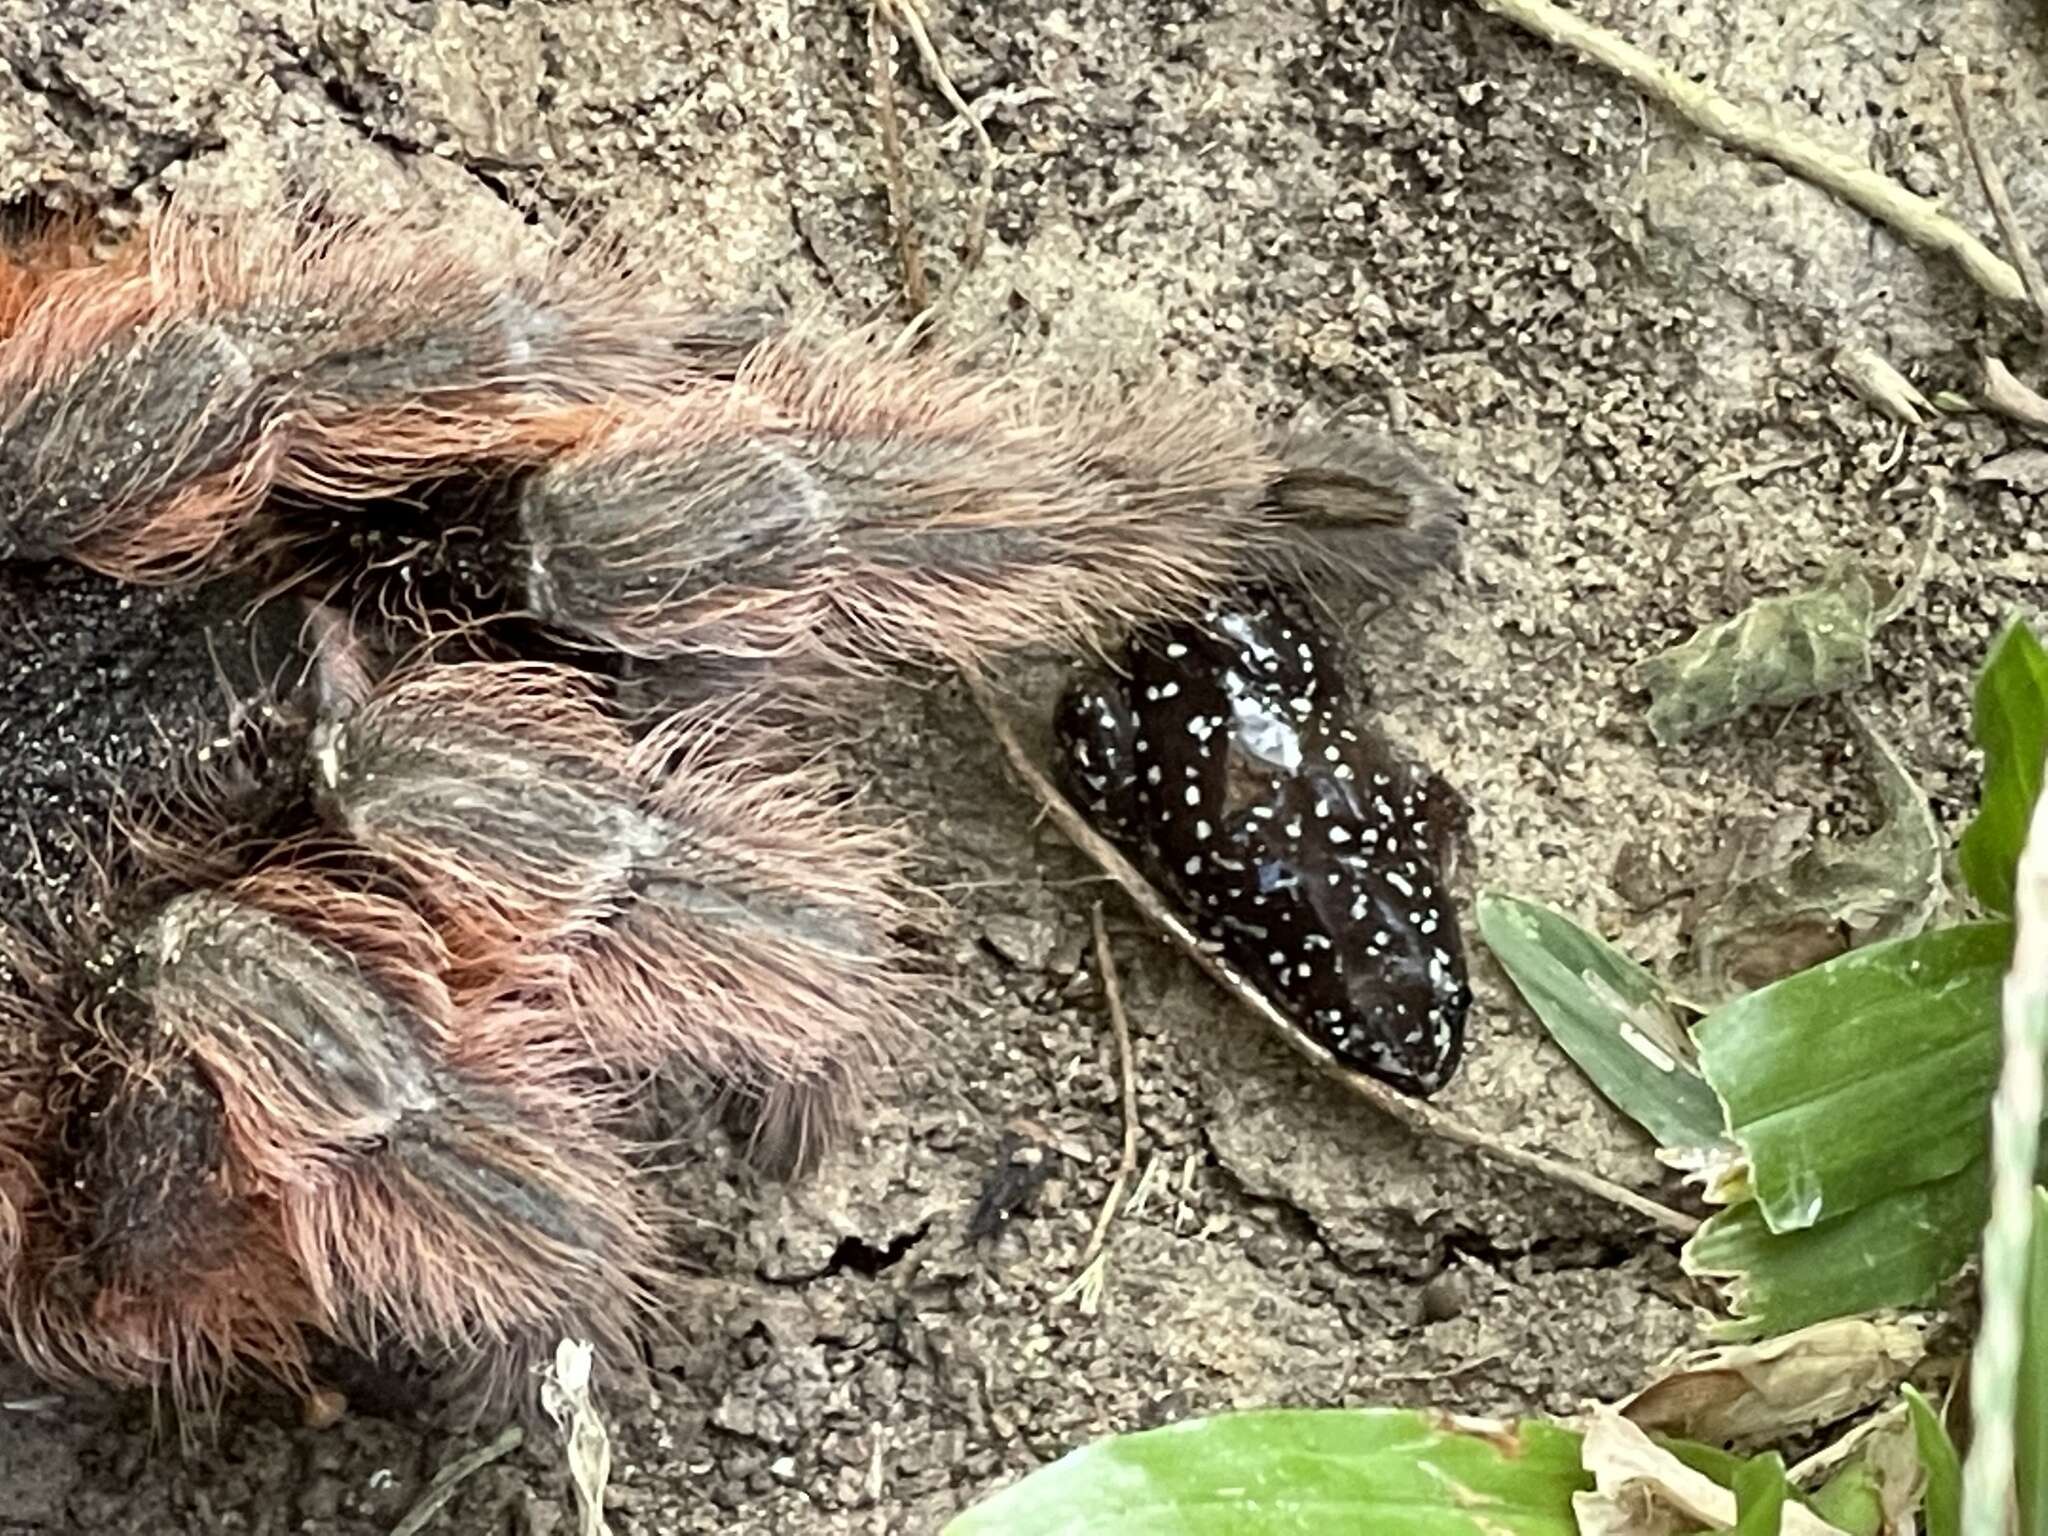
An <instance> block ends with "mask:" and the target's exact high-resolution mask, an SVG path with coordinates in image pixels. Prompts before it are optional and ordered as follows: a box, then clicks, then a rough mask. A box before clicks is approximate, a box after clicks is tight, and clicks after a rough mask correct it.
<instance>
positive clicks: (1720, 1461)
mask: <svg viewBox="0 0 2048 1536" xmlns="http://www.w3.org/2000/svg"><path fill="white" fill-rule="evenodd" d="M1646 1433H1648V1434H1649V1436H1650V1441H1651V1443H1652V1444H1653V1445H1655V1446H1656V1447H1657V1448H1658V1449H1659V1450H1664V1451H1669V1452H1670V1453H1671V1454H1672V1455H1673V1456H1674V1457H1676V1458H1677V1460H1678V1461H1679V1463H1680V1464H1681V1465H1684V1466H1687V1467H1690V1468H1692V1470H1693V1471H1695V1472H1697V1473H1699V1475H1700V1476H1701V1477H1706V1478H1711V1479H1713V1481H1715V1482H1717V1483H1719V1484H1720V1485H1721V1486H1722V1487H1723V1488H1733V1487H1734V1486H1735V1477H1736V1474H1737V1473H1739V1472H1740V1471H1741V1470H1742V1468H1743V1464H1744V1461H1745V1459H1746V1458H1744V1457H1741V1456H1738V1455H1736V1454H1735V1453H1734V1452H1733V1451H1730V1450H1724V1449H1722V1448H1721V1447H1720V1446H1718V1445H1708V1444H1706V1443H1705V1442H1703V1441H1699V1440H1681V1439H1679V1438H1677V1437H1676V1436H1674V1435H1664V1434H1659V1433H1657V1432H1656V1431H1655V1430H1650V1431H1646Z"/></svg>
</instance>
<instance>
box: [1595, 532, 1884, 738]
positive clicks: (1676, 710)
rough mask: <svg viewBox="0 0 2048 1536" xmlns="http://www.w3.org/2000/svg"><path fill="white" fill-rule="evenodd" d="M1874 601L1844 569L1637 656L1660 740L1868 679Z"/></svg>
mask: <svg viewBox="0 0 2048 1536" xmlns="http://www.w3.org/2000/svg"><path fill="white" fill-rule="evenodd" d="M1876 628H1877V602H1876V598H1875V595H1874V594H1873V593H1872V591H1871V586H1870V582H1869V580H1868V579H1867V578H1866V577H1864V576H1863V575H1862V574H1860V573H1858V572H1854V571H1845V572H1842V573H1840V574H1838V575H1836V576H1835V577H1833V578H1831V579H1830V580H1828V581H1826V582H1824V583H1823V584H1822V585H1820V586H1818V587H1814V588H1812V589H1811V590H1809V591H1805V592H1795V593H1791V594H1788V595H1786V596H1783V597H1767V598H1764V599H1762V600H1761V601H1759V602H1756V603H1752V604H1751V605H1750V606H1749V607H1748V608H1746V609H1744V610H1743V611H1742V612H1741V613H1739V614H1737V615H1736V616H1735V617H1734V618H1732V619H1727V620H1724V621H1722V622H1721V623H1719V624H1710V625H1708V626H1707V627H1706V628H1705V629H1703V630H1701V631H1700V632H1699V633H1698V634H1696V635H1694V636H1693V637H1692V638H1691V639H1690V640H1687V641H1686V642H1685V643H1684V644H1682V645H1678V646H1674V647H1672V648H1671V649H1670V650H1668V651H1660V652H1658V653H1657V654H1656V655H1654V656H1651V657H1648V658H1646V659H1644V660H1643V661H1640V662H1638V663H1637V664H1636V666H1635V668H1634V670H1633V673H1632V681H1633V682H1634V683H1635V685H1636V686H1637V687H1639V688H1643V689H1647V690H1648V692H1649V694H1650V713H1649V719H1650V733H1651V735H1653V736H1655V737H1656V738H1657V741H1658V744H1659V745H1661V746H1670V745H1672V744H1673V743H1674V742H1680V741H1684V740H1686V739H1687V738H1688V737H1691V736H1696V735H1698V734H1699V733H1700V732H1701V731H1704V730H1707V729H1708V728H1709V727H1712V726H1716V725H1719V724H1721V723H1722V722H1723V721H1727V720H1732V719H1734V718H1735V717H1736V716H1738V715H1742V714H1746V713H1748V712H1749V711H1750V710H1752V709H1769V708H1773V707H1776V708H1785V707H1789V706H1790V705H1793V704H1797V703H1800V702H1802V701H1803V700H1806V699H1813V698H1820V697H1822V696H1824V695H1826V694H1830V693H1838V692H1840V691H1842V690H1843V689H1845V688H1850V687H1854V686H1856V685H1858V684H1861V683H1866V682H1868V681H1869V680H1870V637H1871V635H1872V634H1873V633H1874V632H1875V630H1876Z"/></svg>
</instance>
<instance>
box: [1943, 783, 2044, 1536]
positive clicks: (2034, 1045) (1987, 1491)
mask: <svg viewBox="0 0 2048 1536" xmlns="http://www.w3.org/2000/svg"><path fill="white" fill-rule="evenodd" d="M2012 889H2013V907H2012V909H2013V922H2014V926H2015V933H2016V937H2015V939H2014V943H2013V957H2012V973H2011V974H2010V975H2009V976H2008V977H2007V978H2006V981H2005V992H2004V998H2003V1002H2004V1031H2003V1043H2004V1047H2005V1052H2004V1060H2003V1061H2002V1062H2001V1063H2000V1066H1999V1072H1998V1089H1997V1092H1996V1093H1994V1094H1993V1095H1992V1098H1991V1217H1990V1220H1989V1221H1987V1222H1986V1223H1985V1224H1984V1261H1983V1267H1982V1278H1981V1281H1980V1284H1979V1287H1978V1289H1979V1294H1980V1295H1981V1297H1982V1303H1983V1304H1982V1309H1981V1312H1980V1314H1979V1319H1978V1323H1977V1339H1976V1342H1975V1343H1974V1344H1973V1345H1972V1346H1971V1348H1970V1448H1969V1451H1968V1453H1967V1454H1966V1455H1965V1456H1964V1458H1963V1533H1964V1536H2007V1533H2008V1532H2009V1530H2010V1526H2009V1524H2008V1511H2009V1507H2010V1506H2011V1504H2012V1503H2013V1497H2014V1492H2015V1482H2016V1478H2015V1473H2016V1470H2017V1466H2018V1464H2019V1463H2020V1462H2021V1461H2022V1460H2028V1459H2030V1458H2031V1456H2032V1455H2033V1453H2034V1449H2035V1448H2032V1447H2022V1446H2020V1444H2019V1443H2018V1440H2017V1437H2016V1428H2017V1422H2016V1420H2017V1414H2018V1412H2019V1405H2020V1401H2021V1399H2022V1397H2023V1396H2024V1395H2025V1391H2024V1389H2023V1386H2022V1382H2021V1377H2022V1375H2023V1374H2024V1372H2023V1360H2022V1356H2023V1354H2024V1353H2025V1351H2026V1339H2027V1332H2028V1315H2027V1314H2028V1311H2029V1306H2028V1302H2029V1296H2030V1291H2031V1284H2032V1281H2031V1276H2030V1273H2029V1271H2030V1270H2031V1268H2032V1260H2033V1254H2034V1247H2035V1243H2036V1231H2035V1224H2034V1217H2035V1213H2036V1210H2037V1208H2038V1206H2039V1205H2040V1195H2041V1192H2040V1189H2039V1187H2038V1185H2037V1182H2036V1181H2037V1178H2038V1171H2039V1165H2040V1156H2041V1112H2042V1105H2043V1099H2044V1094H2043V1085H2042V1075H2043V1072H2044V1070H2048V801H2037V802H2036V804H2035V805H2034V807H2033V810H2032V813H2031V814H2030V816H2029V817H2028V825H2027V835H2026V843H2025V845H2024V846H2023V847H2022V848H2021V850H2020V857H2019V864H2018V867H2017V868H2016V869H2015V870H2014V874H2013V887H2012ZM2033 1529H2034V1528H2033V1527H2024V1526H2023V1527H2022V1536H2032V1531H2033Z"/></svg>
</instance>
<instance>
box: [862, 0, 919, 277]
mask: <svg viewBox="0 0 2048 1536" xmlns="http://www.w3.org/2000/svg"><path fill="white" fill-rule="evenodd" d="M882 9H883V0H874V3H873V4H871V5H870V6H869V7H868V67H869V69H870V71H871V72H872V74H873V77H874V84H875V117H876V120H877V121H878V122H879V123H880V124H881V129H882V181H883V184H884V185H885V186H886V187H887V188H888V192H889V222H890V224H892V225H893V226H894V227H895V234H896V257H897V260H899V261H900V262H902V264H903V292H904V295H905V297H907V298H908V299H909V300H910V312H911V314H912V315H921V314H923V313H924V312H925V311H926V310H927V309H929V308H931V302H932V295H931V284H930V283H929V282H928V281H927V280H926V278H925V270H924V252H923V250H922V249H920V248H919V246H918V243H917V221H916V219H915V218H914V216H913V215H912V213H911V208H910V177H909V175H908V173H907V172H906V171H905V170H904V168H903V127H902V123H901V121H900V120H899V119H898V117H897V115H896V74H895V70H894V69H893V68H892V67H891V66H890V63H889V45H888V42H887V40H886V38H885V36H884V34H883V24H882Z"/></svg>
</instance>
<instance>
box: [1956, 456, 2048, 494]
mask: <svg viewBox="0 0 2048 1536" xmlns="http://www.w3.org/2000/svg"><path fill="white" fill-rule="evenodd" d="M1970 478H1971V479H1972V480H1975V481H1977V482H1978V483H1979V484H1982V485H2002V486H2005V487H2006V488H2007V489H2009V490H2014V491H2019V492H2022V493H2023V494H2025V495H2028V496H2038V495H2040V494H2041V493H2042V492H2043V491H2048V448H2015V449H2013V450H2012V451H2011V452H2009V453H2001V454H1999V455H1998V457H1996V458H1994V459H1986V460H1985V461H1984V462H1983V463H1982V464H1979V465H1978V466H1977V468H1976V469H1975V470H1974V471H1973V472H1972V473H1971V475H1970Z"/></svg>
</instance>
